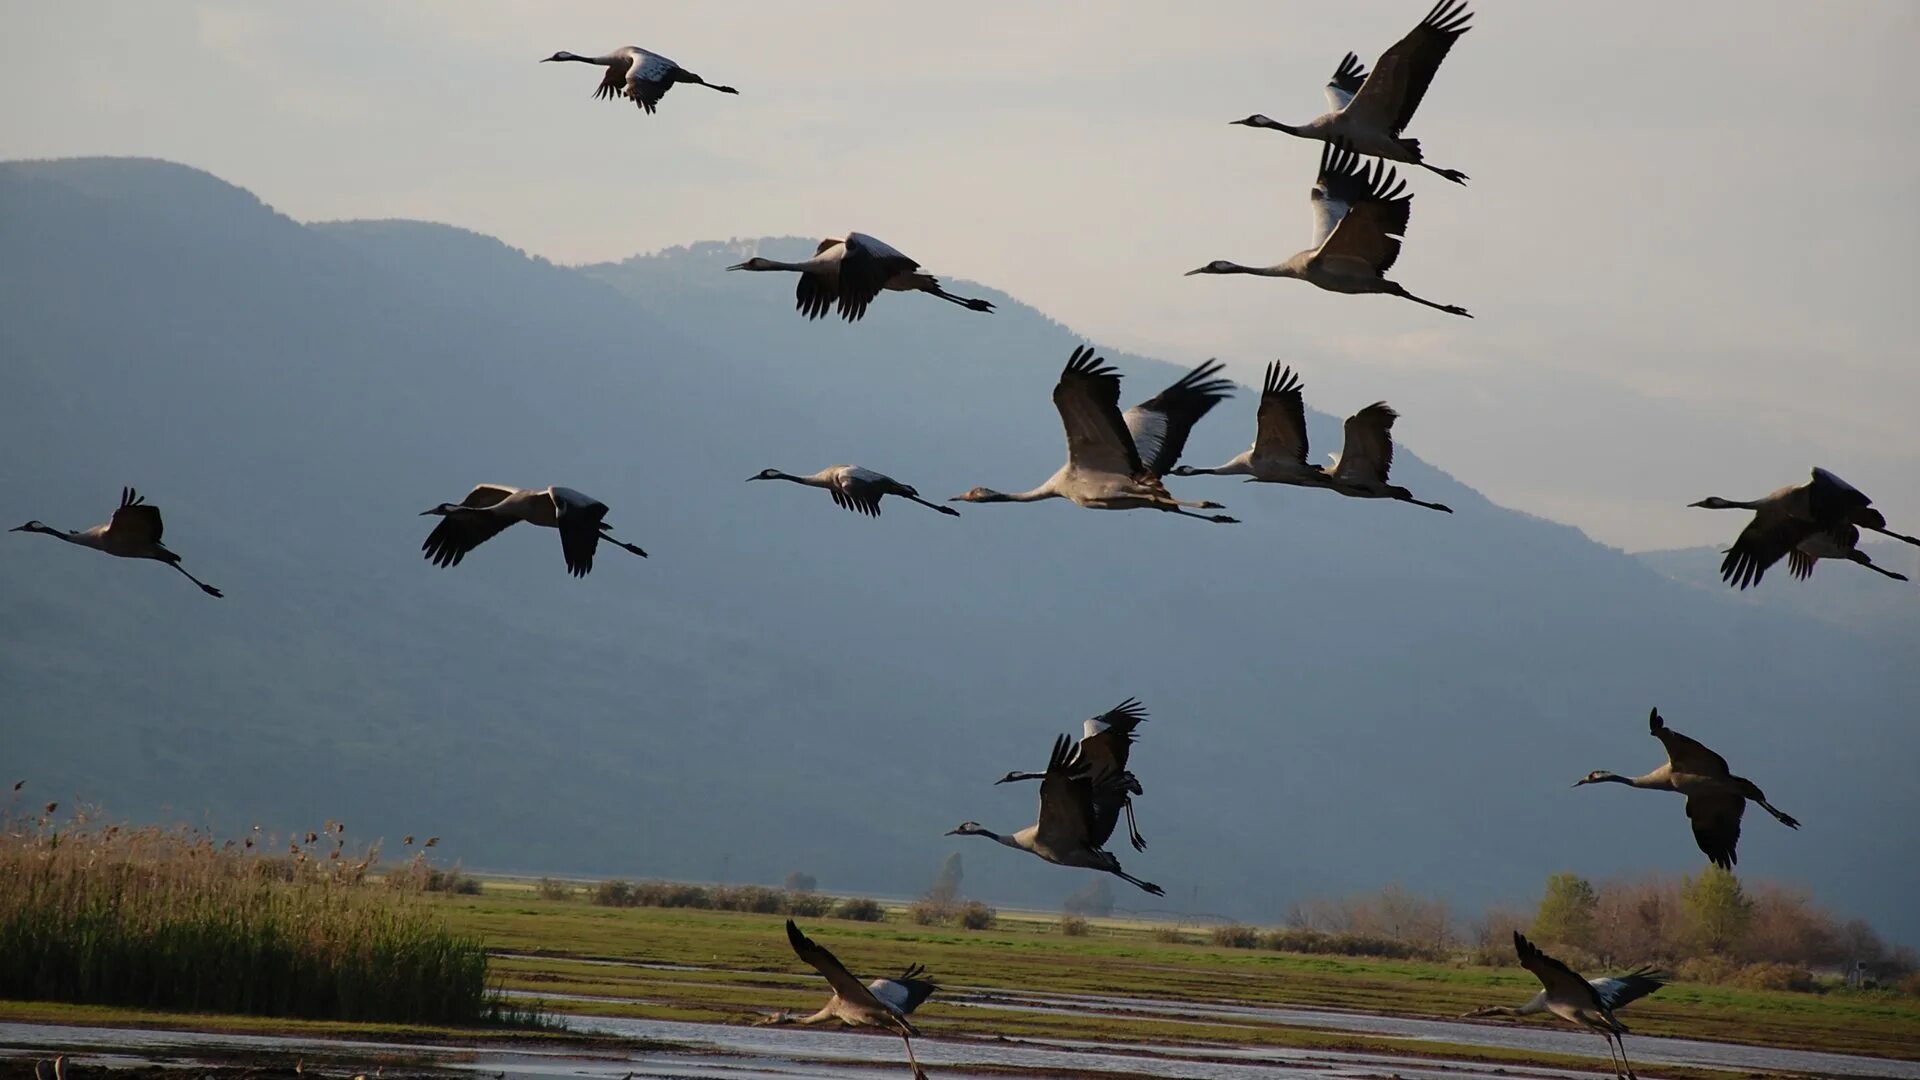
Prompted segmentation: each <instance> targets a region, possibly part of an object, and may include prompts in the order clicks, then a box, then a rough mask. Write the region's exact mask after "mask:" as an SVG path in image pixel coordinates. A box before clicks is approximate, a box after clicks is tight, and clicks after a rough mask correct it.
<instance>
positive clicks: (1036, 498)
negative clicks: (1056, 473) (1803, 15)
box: [993, 483, 1062, 503]
mask: <svg viewBox="0 0 1920 1080" xmlns="http://www.w3.org/2000/svg"><path fill="white" fill-rule="evenodd" d="M1061 497H1062V496H1061V494H1060V493H1059V492H1058V491H1055V490H1054V489H1053V485H1052V484H1051V483H1048V484H1042V485H1040V486H1039V487H1037V488H1034V489H1033V490H1032V491H1016V492H1012V493H1011V494H1004V495H1002V496H1000V497H999V498H998V499H995V500H993V501H994V502H1019V503H1028V502H1045V501H1046V500H1048V499H1058V498H1061Z"/></svg>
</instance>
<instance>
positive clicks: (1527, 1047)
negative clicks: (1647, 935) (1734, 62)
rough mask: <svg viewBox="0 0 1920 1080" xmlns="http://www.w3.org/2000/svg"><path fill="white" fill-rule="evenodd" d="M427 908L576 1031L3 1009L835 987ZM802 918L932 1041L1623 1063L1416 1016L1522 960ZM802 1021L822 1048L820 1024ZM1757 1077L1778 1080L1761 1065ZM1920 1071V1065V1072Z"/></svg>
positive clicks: (678, 1020) (1779, 996)
mask: <svg viewBox="0 0 1920 1080" xmlns="http://www.w3.org/2000/svg"><path fill="white" fill-rule="evenodd" d="M426 902H427V903H428V904H430V905H431V907H432V909H433V911H434V912H435V913H436V914H437V915H439V916H441V917H443V918H444V919H446V921H447V923H448V925H449V927H450V928H451V929H452V930H453V931H454V932H456V933H459V934H463V935H467V934H470V935H477V936H479V937H481V938H482V939H484V940H485V942H486V943H487V946H488V948H489V949H490V950H491V951H492V952H493V954H494V955H493V960H492V973H493V976H494V978H495V979H496V980H498V982H499V984H500V985H501V987H502V988H504V989H505V990H507V991H509V992H510V993H513V994H515V995H516V996H518V995H526V996H528V997H531V998H534V999H539V1000H543V1001H544V1002H545V1004H546V1007H547V1008H548V1009H549V1010H551V1011H552V1012H553V1013H555V1014H564V1015H566V1016H568V1017H569V1019H568V1021H567V1022H568V1024H569V1025H570V1026H571V1027H573V1028H574V1029H575V1034H574V1035H572V1036H569V1035H563V1034H556V1033H514V1032H511V1031H505V1030H500V1029H492V1030H489V1031H485V1032H474V1031H469V1030H465V1029H460V1028H438V1027H430V1026H420V1025H407V1026H400V1025H358V1024H323V1023H307V1024H299V1025H297V1026H296V1025H293V1024H289V1023H287V1022H285V1021H273V1022H259V1021H250V1020H248V1019H246V1018H226V1017H205V1016H200V1017H187V1016H179V1015H156V1014H143V1013H139V1012H134V1011H128V1010H116V1009H110V1008H103V1007H84V1008H83V1007H75V1006H58V1005H42V1004H35V1003H25V1002H6V1003H0V1021H25V1022H34V1023H53V1024H81V1025H88V1026H94V1027H101V1026H128V1027H161V1028H188V1029H201V1030H221V1031H228V1032H259V1033H265V1032H273V1033H285V1034H296V1035H301V1036H315V1037H352V1038H360V1039H381V1040H404V1041H406V1042H408V1043H415V1044H428V1045H432V1044H453V1043H457V1044H459V1045H461V1046H463V1047H476V1046H486V1045H500V1044H506V1043H511V1042H517V1041H524V1040H526V1039H529V1038H531V1039H533V1040H534V1041H535V1042H544V1043H549V1044H553V1043H562V1042H566V1043H574V1042H580V1043H584V1044H585V1045H588V1046H592V1045H596V1044H597V1045H599V1046H603V1047H604V1046H608V1045H612V1044H610V1043H608V1042H606V1041H604V1040H600V1039H593V1038H588V1039H584V1040H583V1039H580V1035H582V1034H586V1033H589V1032H593V1031H596V1030H601V1031H605V1032H607V1033H620V1034H630V1033H632V1032H635V1031H649V1030H651V1029H650V1028H647V1027H646V1026H645V1025H648V1024H653V1025H657V1026H659V1027H660V1029H661V1030H668V1029H672V1030H682V1029H679V1028H678V1027H677V1025H678V1024H682V1023H687V1024H698V1025H711V1024H722V1025H732V1026H733V1027H735V1028H739V1027H743V1026H744V1025H746V1024H748V1023H749V1022H750V1021H751V1020H752V1019H754V1018H755V1017H757V1016H759V1015H762V1014H764V1013H766V1012H769V1011H772V1010H776V1009H801V1010H805V1011H811V1010H812V1009H814V1008H816V1007H818V1005H819V1003H820V1002H821V1001H823V1000H825V996H826V988H825V985H824V983H823V982H821V980H819V979H818V978H817V977H816V976H814V975H813V974H812V973H811V972H810V971H808V970H807V969H805V968H804V966H803V965H801V963H800V962H799V961H798V960H797V959H796V958H795V957H794V956H793V955H792V953H791V952H790V951H789V949H788V947H787V944H786V940H785V937H784V935H783V934H782V932H781V923H782V921H783V920H782V917H780V916H776V915H757V914H741V913H732V912H714V911H703V910H692V909H684V908H679V909H657V908H618V909H616V908H607V907H599V906H595V905H592V904H590V903H587V902H585V901H584V900H579V899H575V900H543V899H538V898H536V896H535V895H534V894H533V892H532V891H531V890H530V889H526V888H522V887H518V886H515V885H512V884H506V883H494V884H489V886H488V888H487V891H486V892H485V893H484V894H483V895H480V896H434V897H431V898H428V899H427V901H426ZM801 921H802V922H803V924H804V925H806V927H807V928H808V929H809V931H810V932H811V933H812V934H813V935H814V936H815V937H816V938H817V939H818V940H820V941H822V942H823V943H825V944H827V945H828V946H829V947H831V948H832V949H834V951H835V952H836V953H837V954H838V955H839V956H840V958H841V959H842V960H843V961H845V962H846V963H847V965H848V966H849V967H850V968H852V969H853V970H854V971H856V972H859V973H861V974H862V975H863V976H865V977H871V976H874V975H879V974H888V973H892V972H895V971H897V970H899V969H901V968H903V967H906V966H907V965H908V964H911V963H923V964H925V965H926V966H927V967H928V969H929V970H930V971H931V972H932V973H933V975H934V976H935V977H936V978H937V979H938V980H939V981H940V983H941V984H942V987H943V991H942V993H941V994H940V995H937V996H935V997H934V998H933V999H932V1000H931V1001H930V1002H929V1003H928V1004H927V1005H925V1006H924V1007H923V1008H922V1009H921V1011H920V1013H919V1014H917V1016H916V1019H917V1020H919V1021H920V1023H921V1026H922V1028H923V1029H924V1030H925V1031H926V1033H927V1035H928V1036H929V1038H930V1039H937V1040H955V1041H970V1042H979V1043H992V1042H995V1041H998V1040H1002V1039H1011V1040H1015V1041H1016V1042H1026V1041H1032V1042H1034V1043H1036V1044H1039V1043H1050V1044H1058V1043H1060V1042H1062V1041H1071V1042H1074V1043H1089V1044H1109V1045H1120V1044H1125V1045H1131V1046H1135V1047H1174V1046H1202V1045H1204V1046H1206V1047H1208V1048H1210V1052H1219V1053H1245V1052H1249V1051H1251V1052H1259V1051H1271V1052H1273V1054H1274V1055H1276V1056H1285V1055H1300V1054H1307V1055H1312V1054H1334V1055H1391V1056H1392V1057H1394V1058H1396V1059H1399V1060H1408V1059H1411V1060H1416V1061H1417V1060H1422V1059H1429V1060H1435V1061H1438V1060H1440V1059H1445V1060H1447V1061H1457V1062H1475V1063H1481V1064H1484V1065H1486V1066H1489V1067H1499V1068H1515V1067H1536V1068H1561V1069H1574V1070H1579V1071H1587V1072H1591V1071H1593V1070H1595V1069H1598V1068H1602V1067H1603V1066H1604V1061H1605V1057H1604V1053H1603V1046H1602V1044H1601V1042H1600V1040H1598V1039H1593V1038H1592V1037H1590V1036H1584V1035H1581V1034H1580V1033H1578V1032H1575V1031H1573V1030H1571V1029H1570V1028H1566V1027H1565V1025H1562V1024H1560V1023H1559V1022H1557V1021H1553V1020H1551V1019H1550V1018H1536V1019H1535V1020H1533V1021H1532V1022H1530V1023H1526V1024H1517V1025H1516V1024H1503V1025H1496V1024H1488V1023H1475V1024H1470V1025H1456V1024H1448V1025H1438V1024H1430V1023H1424V1024H1423V1023H1422V1022H1420V1021H1417V1020H1415V1019H1413V1018H1427V1019H1428V1020H1439V1019H1442V1018H1452V1017H1456V1016H1458V1014H1460V1013H1462V1012H1464V1011H1466V1010H1467V1009H1469V1008H1472V1007H1474V1006H1477V1005H1484V1004H1502V1003H1504V1004H1518V1003H1520V1002H1521V1001H1524V1000H1525V999H1526V998H1527V997H1528V996H1530V995H1531V993H1532V992H1533V989H1534V987H1535V985H1536V984H1534V983H1533V981H1532V979H1531V977H1530V976H1528V975H1527V974H1526V973H1525V972H1523V971H1521V970H1519V969H1518V968H1510V969H1492V968H1477V967H1468V966H1449V965H1446V964H1434V963H1418V962H1407V961H1389V960H1373V959H1357V958H1345V957H1329V956H1301V955H1292V954H1284V953H1276V952H1269V951H1263V950H1240V949H1227V948H1220V947H1215V946H1211V945H1206V944H1198V943H1186V942H1168V941H1164V940H1160V939H1159V938H1158V937H1157V936H1156V934H1155V930H1156V929H1159V928H1157V927H1156V926H1155V925H1154V924H1150V923H1141V922H1131V921H1126V920H1094V921H1093V923H1092V926H1091V928H1090V932H1089V933H1088V934H1087V935H1086V936H1082V937H1069V936H1067V935H1064V934H1062V933H1061V932H1060V931H1059V928H1058V924H1057V922H1056V921H1055V920H1053V919H1052V918H1050V917H1041V916H1021V915H1003V916H1002V917H1001V918H1000V920H999V923H998V925H996V927H995V928H994V929H991V930H985V931H965V930H959V929H954V928H946V927H924V926H917V925H914V924H912V923H910V922H908V921H906V920H904V919H902V918H901V917H900V916H899V913H898V912H890V913H889V916H888V919H887V920H886V921H883V922H879V923H865V922H851V921H843V920H837V919H828V918H821V919H812V920H801ZM1162 936H1164V935H1162ZM1191 936H1192V937H1194V938H1196V939H1197V938H1199V937H1200V936H1201V935H1200V934H1199V933H1198V932H1195V933H1193V934H1192V935H1191ZM1295 1010H1336V1011H1334V1012H1326V1013H1313V1012H1306V1013H1299V1012H1296V1011H1295ZM1378 1017H1393V1018H1404V1020H1403V1021H1399V1022H1398V1023H1401V1027H1395V1026H1394V1024H1395V1023H1396V1022H1395V1021H1385V1022H1383V1021H1379V1020H1377V1019H1375V1018H1378ZM1624 1018H1625V1019H1626V1020H1627V1021H1628V1023H1629V1024H1630V1025H1631V1026H1632V1027H1633V1029H1634V1032H1635V1033H1636V1035H1640V1036H1673V1037H1677V1038H1683V1039H1688V1040H1711V1041H1721V1042H1727V1043H1742V1044H1750V1045H1754V1046H1762V1047H1779V1048H1785V1049H1790V1050H1817V1051H1828V1052H1832V1053H1842V1054H1853V1055H1867V1056H1872V1057H1878V1058H1887V1059H1901V1060H1908V1061H1911V1060H1916V1059H1920V1000H1915V999H1914V998H1911V997H1902V996H1899V995H1895V994H1891V993H1829V994H1823V995H1815V994H1797V993H1787V992H1768V991H1748V990H1734V989H1727V988H1721V987H1712V986H1702V985H1695V984H1686V983H1682V984H1677V985H1673V986H1669V987H1667V988H1666V989H1664V990H1663V991H1661V992H1660V993H1659V994H1657V995H1654V996H1653V997H1651V998H1648V999H1646V1000H1643V1001H1641V1002H1638V1003H1636V1004H1635V1005H1633V1006H1632V1008H1631V1009H1630V1010H1629V1011H1628V1012H1627V1013H1626V1014H1625V1017H1624ZM623 1024H626V1025H628V1026H627V1027H622V1026H621V1025H623ZM634 1024H638V1025H640V1026H638V1027H635V1026H632V1025H634ZM602 1025H604V1026H602ZM1402 1028H1405V1030H1402ZM798 1034H799V1035H801V1036H802V1037H806V1038H813V1039H815V1040H816V1044H819V1041H818V1040H819V1036H820V1035H821V1033H820V1032H801V1033H798ZM1518 1036H1526V1038H1519V1037H1518ZM881 1041H884V1040H881ZM1589 1042H1590V1043H1591V1045H1588V1043H1589ZM1636 1042H1637V1043H1639V1044H1640V1045H1641V1046H1648V1047H1651V1046H1654V1045H1656V1043H1655V1042H1654V1041H1649V1040H1644V1039H1642V1040H1635V1039H1630V1040H1629V1047H1630V1049H1632V1048H1633V1046H1634V1044H1635V1043H1636ZM861 1045H873V1046H876V1047H877V1046H878V1045H879V1044H878V1043H877V1042H875V1043H871V1044H864V1043H863V1044H861ZM896 1046H897V1044H896ZM1676 1060H1679V1059H1676ZM1012 1071H1014V1072H1015V1073H1016V1074H1018V1073H1019V1072H1024V1071H1026V1070H1012ZM1642 1071H1643V1072H1647V1073H1649V1075H1659V1076H1665V1077H1680V1078H1685V1077H1692V1076H1700V1077H1708V1076H1724V1075H1727V1074H1726V1073H1724V1072H1721V1071H1719V1070H1718V1069H1716V1068H1712V1067H1707V1066H1702V1065H1698V1064H1674V1063H1669V1064H1666V1065H1662V1066H1660V1067H1659V1068H1658V1070H1657V1073H1656V1072H1654V1071H1653V1070H1642ZM1800 1071H1802V1072H1803V1073H1805V1072H1807V1071H1808V1070H1805V1069H1802V1070H1800ZM1741 1072H1742V1073H1743V1074H1746V1075H1753V1074H1756V1073H1758V1074H1762V1075H1764V1074H1767V1070H1765V1069H1758V1070H1756V1069H1754V1068H1751V1067H1747V1068H1742V1069H1741ZM643 1075H644V1074H643ZM1143 1075H1144V1074H1143ZM1885 1075H1900V1074H1899V1073H1897V1072H1894V1073H1887V1074H1885ZM1914 1075H1920V1067H1916V1068H1915V1070H1914Z"/></svg>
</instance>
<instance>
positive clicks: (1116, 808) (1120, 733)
mask: <svg viewBox="0 0 1920 1080" xmlns="http://www.w3.org/2000/svg"><path fill="white" fill-rule="evenodd" d="M1146 718H1147V709H1146V706H1144V705H1142V704H1140V702H1139V700H1138V699H1136V698H1128V699H1127V700H1125V701H1123V702H1121V703H1120V704H1118V705H1116V706H1114V707H1113V708H1111V709H1108V710H1107V711H1106V712H1103V713H1101V714H1100V715H1099V716H1093V717H1089V718H1087V720H1086V722H1085V723H1084V724H1082V725H1081V734H1080V746H1079V748H1078V753H1079V758H1080V761H1081V762H1082V763H1084V764H1085V765H1086V766H1087V767H1088V768H1090V769H1094V770H1107V769H1110V770H1113V771H1115V772H1118V773H1119V774H1120V776H1121V779H1122V781H1123V782H1122V783H1121V784H1120V785H1119V786H1117V787H1115V786H1108V787H1103V788H1098V789H1096V790H1095V791H1094V799H1093V822H1094V827H1093V835H1092V837H1091V839H1092V840H1093V846H1094V847H1102V848H1103V847H1106V846H1107V840H1108V839H1109V838H1111V837H1112V836H1113V830H1114V826H1116V825H1117V824H1119V821H1120V814H1121V812H1122V811H1125V813H1126V815H1127V839H1128V841H1129V842H1131V843H1132V844H1133V850H1135V851H1145V850H1147V842H1146V840H1144V839H1142V838H1141V836H1140V829H1139V826H1137V825H1136V824H1135V823H1134V820H1133V797H1134V796H1135V795H1141V794H1145V792H1144V791H1143V790H1142V789H1141V787H1140V780H1139V778H1138V777H1136V776H1134V775H1133V774H1132V773H1131V772H1128V771H1127V759H1128V757H1129V756H1131V754H1132V752H1133V742H1134V740H1135V739H1137V738H1139V736H1138V735H1136V734H1134V729H1135V728H1137V727H1139V726H1140V724H1141V723H1142V722H1143V721H1145V720H1146ZM1046 776H1047V774H1046V773H1036V772H1010V773H1008V774H1007V775H1005V776H1003V777H1001V778H1000V779H998V780H995V781H994V783H996V784H1008V783H1015V782H1018V781H1022V780H1044V779H1046Z"/></svg>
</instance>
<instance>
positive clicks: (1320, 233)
mask: <svg viewBox="0 0 1920 1080" xmlns="http://www.w3.org/2000/svg"><path fill="white" fill-rule="evenodd" d="M1406 190H1407V184H1406V181H1404V180H1401V179H1399V177H1398V174H1397V173H1395V172H1394V170H1392V169H1390V168H1387V167H1386V166H1384V165H1382V164H1380V163H1379V162H1377V161H1376V162H1374V163H1373V164H1372V165H1370V166H1363V165H1362V164H1361V162H1360V157H1359V155H1357V154H1354V153H1352V152H1350V151H1347V150H1343V149H1340V148H1339V147H1336V146H1334V145H1333V144H1331V143H1329V144H1328V145H1327V146H1326V148H1325V149H1324V150H1322V151H1321V153H1320V178H1319V180H1318V181H1317V182H1316V183H1315V184H1314V186H1313V191H1312V193H1311V195H1310V199H1311V202H1312V205H1313V219H1314V229H1313V246H1312V247H1310V248H1308V249H1307V250H1305V251H1302V252H1299V253H1298V254H1295V255H1294V256H1293V257H1291V258H1289V259H1287V260H1286V261H1285V262H1281V263H1275V264H1274V265H1272V266H1242V265H1240V264H1239V263H1236V262H1228V261H1226V260H1224V259H1216V260H1215V261H1213V262H1210V263H1208V264H1207V265H1205V266H1202V267H1200V268H1199V269H1196V270H1189V271H1187V273H1186V276H1187V277H1192V276H1193V275H1195V274H1252V275H1254V276H1256V277H1276V278H1297V279H1299V280H1301V281H1305V282H1307V283H1309V284H1311V285H1316V286H1318V287H1320V288H1322V289H1325V290H1327V291H1328V292H1337V293H1384V294H1386V295H1388V296H1398V297H1401V298H1403V299H1407V300H1411V301H1413V302H1414V303H1416V304H1425V305H1426V306H1427V307H1430V308H1435V309H1437V310H1440V311H1444V312H1446V313H1447V314H1449V315H1462V316H1465V317H1467V318H1469V319H1471V318H1473V316H1472V315H1469V314H1468V313H1467V309H1466V308H1463V307H1460V306H1458V305H1456V304H1440V303H1435V302H1434V301H1432V300H1428V299H1425V298H1424V297H1419V296H1415V295H1414V294H1412V293H1410V292H1408V291H1407V290H1406V287H1405V286H1403V285H1401V284H1400V283H1399V282H1397V281H1392V280H1389V279H1388V278H1387V276H1386V274H1387V271H1389V270H1391V269H1393V264H1394V262H1395V260H1397V259H1399V258H1400V244H1401V237H1403V236H1405V235H1406V232H1407V220H1408V218H1409V217H1410V216H1411V215H1412V213H1413V196H1411V195H1408V194H1405V192H1406Z"/></svg>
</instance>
